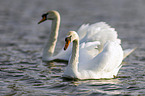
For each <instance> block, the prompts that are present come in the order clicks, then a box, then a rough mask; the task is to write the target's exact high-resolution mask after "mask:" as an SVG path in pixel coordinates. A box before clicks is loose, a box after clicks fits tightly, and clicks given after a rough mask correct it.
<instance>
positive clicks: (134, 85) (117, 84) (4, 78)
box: [0, 0, 145, 96]
mask: <svg viewBox="0 0 145 96" xmlns="http://www.w3.org/2000/svg"><path fill="white" fill-rule="evenodd" d="M48 10H58V11H59V12H60V14H61V21H62V22H61V28H60V34H59V43H58V45H57V47H58V48H57V51H59V49H60V48H62V46H63V45H64V38H65V35H66V33H67V32H68V31H69V30H77V29H78V28H79V26H80V25H81V24H83V23H95V22H100V21H104V22H107V23H108V24H110V25H111V26H113V27H114V28H116V30H117V31H118V34H119V38H121V39H122V46H123V48H124V49H126V48H134V47H138V48H137V49H136V51H135V52H134V53H132V54H131V55H130V56H129V57H128V58H126V59H125V60H124V62H123V67H122V68H121V69H120V71H119V73H118V76H120V77H119V78H116V79H110V80H79V81H68V80H64V79H62V78H61V75H62V74H63V70H64V67H66V63H57V62H51V63H46V62H42V61H41V55H42V49H43V46H44V43H45V42H46V40H47V38H48V36H49V31H50V28H51V27H50V26H51V22H50V21H48V22H45V23H43V24H40V25H38V24H37V23H38V21H39V20H40V19H41V15H42V13H44V12H46V11H48ZM12 95H14V96H43V95H62V96H65V95H83V96H84V95H89V96H94V95H96V96H98V95H100V96H101V95H135V96H136V95H141V96H143V95H145V1H144V0H0V96H12Z"/></svg>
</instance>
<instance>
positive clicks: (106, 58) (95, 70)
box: [85, 41, 123, 78]
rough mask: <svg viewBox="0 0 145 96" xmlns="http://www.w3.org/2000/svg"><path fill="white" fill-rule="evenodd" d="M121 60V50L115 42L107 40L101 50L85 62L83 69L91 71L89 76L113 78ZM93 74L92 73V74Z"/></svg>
mask: <svg viewBox="0 0 145 96" xmlns="http://www.w3.org/2000/svg"><path fill="white" fill-rule="evenodd" d="M122 60H123V50H122V48H121V46H120V44H118V43H117V42H111V41H108V42H107V43H106V44H105V46H104V49H103V51H102V52H101V53H100V54H98V55H97V56H96V57H95V58H93V59H92V60H90V61H89V62H87V67H88V68H86V69H85V70H90V71H91V72H92V74H91V76H94V77H91V78H113V75H115V76H116V75H117V73H118V71H119V69H120V67H121V66H120V65H121V62H122ZM93 74H94V75H93Z"/></svg>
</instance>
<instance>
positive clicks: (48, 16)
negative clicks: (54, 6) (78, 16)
mask: <svg viewBox="0 0 145 96" xmlns="http://www.w3.org/2000/svg"><path fill="white" fill-rule="evenodd" d="M58 18H60V15H59V13H58V12H57V11H55V10H51V11H48V12H47V13H44V14H42V19H41V20H40V21H39V22H38V24H40V23H42V22H44V21H46V20H55V19H58Z"/></svg>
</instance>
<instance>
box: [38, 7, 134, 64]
mask: <svg viewBox="0 0 145 96" xmlns="http://www.w3.org/2000/svg"><path fill="white" fill-rule="evenodd" d="M46 20H52V26H51V34H50V36H49V39H48V41H47V43H46V44H45V47H44V50H43V56H42V60H43V61H52V60H55V59H59V60H67V61H68V60H69V57H70V55H71V50H72V45H71V44H70V46H69V47H68V49H67V50H66V51H64V50H63V49H61V50H60V52H59V53H58V54H57V55H55V56H54V52H55V47H56V42H57V37H58V33H59V26H60V15H59V13H58V12H57V11H55V10H52V11H48V12H47V13H45V14H43V15H42V20H41V21H40V22H38V24H40V23H42V22H44V21H46ZM78 35H79V37H80V42H79V43H80V45H81V46H80V52H81V50H82V51H87V52H88V53H92V54H90V55H89V57H88V59H91V58H93V57H94V56H96V55H97V54H99V53H100V52H101V51H102V50H103V47H104V45H105V43H106V42H107V41H117V42H120V43H121V40H120V39H118V35H117V32H116V31H115V29H114V28H111V27H110V26H109V25H108V24H106V23H105V22H99V23H94V24H91V25H89V24H83V25H82V26H81V27H80V28H79V29H78ZM88 42H91V44H94V46H96V45H97V50H95V49H94V48H93V49H91V48H86V47H85V48H86V49H85V48H83V45H84V44H88ZM92 42H94V43H92ZM133 51H134V49H130V51H129V50H128V51H125V54H126V55H125V56H124V58H125V57H126V56H128V55H129V54H130V53H132V52H133ZM80 55H81V54H80Z"/></svg>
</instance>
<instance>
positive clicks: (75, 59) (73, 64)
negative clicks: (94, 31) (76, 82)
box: [68, 39, 79, 74]
mask: <svg viewBox="0 0 145 96" xmlns="http://www.w3.org/2000/svg"><path fill="white" fill-rule="evenodd" d="M78 63H79V39H76V40H74V41H73V48H72V55H71V59H70V62H69V65H68V66H69V67H70V68H71V69H72V71H73V72H74V74H78Z"/></svg>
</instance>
